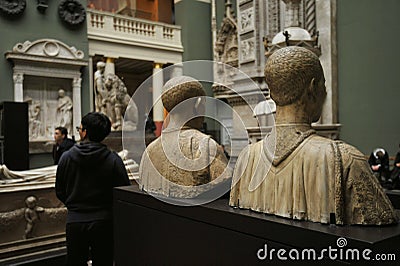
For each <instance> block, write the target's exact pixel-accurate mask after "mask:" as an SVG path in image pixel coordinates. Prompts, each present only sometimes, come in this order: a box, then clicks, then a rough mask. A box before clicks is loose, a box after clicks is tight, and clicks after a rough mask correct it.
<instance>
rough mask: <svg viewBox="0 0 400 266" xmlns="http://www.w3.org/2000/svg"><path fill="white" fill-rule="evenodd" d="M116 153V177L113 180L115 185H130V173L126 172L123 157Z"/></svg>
mask: <svg viewBox="0 0 400 266" xmlns="http://www.w3.org/2000/svg"><path fill="white" fill-rule="evenodd" d="M114 155H115V157H116V158H115V160H114V173H115V177H114V180H113V186H114V187H118V186H129V185H130V184H131V182H130V181H129V177H128V173H127V172H126V168H125V165H124V162H123V161H122V159H121V157H119V156H118V155H117V154H114Z"/></svg>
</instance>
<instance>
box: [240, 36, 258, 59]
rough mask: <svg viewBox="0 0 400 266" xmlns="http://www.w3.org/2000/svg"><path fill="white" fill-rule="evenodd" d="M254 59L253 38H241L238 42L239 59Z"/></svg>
mask: <svg viewBox="0 0 400 266" xmlns="http://www.w3.org/2000/svg"><path fill="white" fill-rule="evenodd" d="M255 59H256V51H255V38H250V39H246V40H242V41H241V42H240V61H241V62H249V61H253V60H255Z"/></svg>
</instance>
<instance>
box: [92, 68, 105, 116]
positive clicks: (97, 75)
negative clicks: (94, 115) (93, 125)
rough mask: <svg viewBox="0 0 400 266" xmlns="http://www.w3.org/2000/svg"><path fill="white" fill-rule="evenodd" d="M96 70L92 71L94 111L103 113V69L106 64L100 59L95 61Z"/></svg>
mask: <svg viewBox="0 0 400 266" xmlns="http://www.w3.org/2000/svg"><path fill="white" fill-rule="evenodd" d="M96 67H97V70H96V72H94V93H95V98H96V100H95V106H96V112H102V113H105V109H103V99H105V98H107V91H106V89H105V86H104V69H105V67H106V64H105V63H104V62H102V61H99V62H97V64H96Z"/></svg>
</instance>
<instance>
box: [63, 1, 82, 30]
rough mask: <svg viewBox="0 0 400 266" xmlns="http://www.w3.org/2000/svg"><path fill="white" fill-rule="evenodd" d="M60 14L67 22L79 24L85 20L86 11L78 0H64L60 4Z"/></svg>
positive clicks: (74, 24)
mask: <svg viewBox="0 0 400 266" xmlns="http://www.w3.org/2000/svg"><path fill="white" fill-rule="evenodd" d="M58 15H59V16H60V18H61V19H62V20H63V21H64V22H66V23H67V24H69V25H71V26H77V25H80V24H82V23H83V22H84V21H85V18H86V11H85V8H84V7H83V6H82V4H81V3H79V2H78V1H77V0H63V1H61V3H60V5H59V6H58Z"/></svg>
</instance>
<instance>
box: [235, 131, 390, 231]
mask: <svg viewBox="0 0 400 266" xmlns="http://www.w3.org/2000/svg"><path fill="white" fill-rule="evenodd" d="M274 133H275V134H270V135H268V136H267V137H266V138H265V139H264V140H262V141H260V142H258V143H256V144H253V145H251V146H249V147H248V148H247V149H246V150H244V151H243V152H242V153H241V155H240V156H239V158H238V162H237V165H236V167H235V172H234V177H233V180H234V181H233V185H232V186H233V187H232V190H231V197H230V205H231V206H234V207H240V208H245V209H252V210H254V211H259V212H264V213H268V214H275V215H278V216H282V217H286V218H293V219H299V220H309V221H313V222H321V223H330V222H333V223H337V224H390V223H394V222H395V221H396V214H395V212H394V209H393V207H392V205H391V203H390V201H389V200H388V198H387V196H386V195H385V193H384V191H383V190H382V188H381V186H380V185H379V183H378V182H377V180H376V179H375V178H374V177H373V175H372V174H371V172H370V170H369V166H368V164H367V162H366V161H365V159H364V158H363V155H362V154H361V153H360V152H359V151H358V150H357V149H355V148H354V147H352V146H350V145H347V144H345V143H343V142H340V141H333V140H330V139H327V138H323V137H320V136H317V135H316V134H315V132H314V131H313V130H311V128H310V126H309V125H307V124H300V125H278V126H277V128H276V131H275V132H274ZM275 136H276V138H275ZM271 138H272V139H271ZM275 140H276V150H275V154H273V153H271V152H270V151H271V150H273V148H274V147H270V146H271V143H274V141H275ZM333 214H334V215H333ZM332 217H334V218H335V219H333V220H332Z"/></svg>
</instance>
